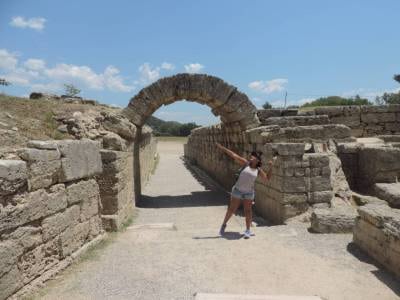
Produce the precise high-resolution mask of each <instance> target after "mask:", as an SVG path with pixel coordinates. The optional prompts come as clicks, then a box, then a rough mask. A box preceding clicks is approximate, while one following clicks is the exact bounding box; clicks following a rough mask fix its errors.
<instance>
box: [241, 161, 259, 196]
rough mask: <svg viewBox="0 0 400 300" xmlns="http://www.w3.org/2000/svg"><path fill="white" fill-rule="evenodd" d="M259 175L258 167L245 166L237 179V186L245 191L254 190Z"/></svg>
mask: <svg viewBox="0 0 400 300" xmlns="http://www.w3.org/2000/svg"><path fill="white" fill-rule="evenodd" d="M257 175H258V169H252V168H250V166H247V167H245V168H244V169H243V170H242V172H240V175H239V178H238V180H237V181H236V184H235V186H236V188H237V189H238V190H239V191H241V192H244V193H252V192H254V182H255V181H256V179H257Z"/></svg>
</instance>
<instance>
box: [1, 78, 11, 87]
mask: <svg viewBox="0 0 400 300" xmlns="http://www.w3.org/2000/svg"><path fill="white" fill-rule="evenodd" d="M0 85H3V86H8V85H11V83H10V82H8V81H7V80H6V79H4V78H0Z"/></svg>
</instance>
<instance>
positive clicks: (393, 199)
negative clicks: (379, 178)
mask: <svg viewBox="0 0 400 300" xmlns="http://www.w3.org/2000/svg"><path fill="white" fill-rule="evenodd" d="M374 191H375V195H376V196H377V197H378V198H380V199H383V200H385V201H387V202H388V203H389V204H390V206H392V207H395V208H400V183H397V182H396V183H376V184H375V185H374Z"/></svg>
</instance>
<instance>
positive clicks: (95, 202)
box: [0, 130, 156, 299]
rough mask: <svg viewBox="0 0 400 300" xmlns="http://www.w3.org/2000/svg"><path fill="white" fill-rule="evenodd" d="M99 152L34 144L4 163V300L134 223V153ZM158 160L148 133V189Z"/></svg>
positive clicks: (95, 144) (0, 196)
mask: <svg viewBox="0 0 400 300" xmlns="http://www.w3.org/2000/svg"><path fill="white" fill-rule="evenodd" d="M101 146H102V143H101V142H100V141H92V140H89V139H82V140H64V141H31V142H29V143H28V146H27V147H26V148H23V149H18V150H17V151H16V154H17V155H18V157H19V159H18V160H17V159H16V160H0V299H6V298H7V297H9V296H11V295H13V294H14V293H15V292H17V291H18V290H20V289H21V288H23V287H24V286H26V285H29V284H30V283H31V282H33V281H38V280H41V278H48V277H51V276H52V275H51V274H55V273H56V272H57V271H58V270H61V269H62V268H64V267H66V266H67V265H68V264H70V263H71V261H72V258H73V257H74V255H75V253H77V252H79V250H80V249H81V248H82V247H83V246H84V245H85V244H87V243H89V242H90V241H92V240H93V239H94V238H96V237H97V236H99V235H100V234H101V233H102V232H104V230H107V231H115V230H118V229H119V228H120V227H121V226H122V225H123V224H124V223H125V222H127V221H128V220H129V219H130V218H131V217H132V214H133V210H134V206H135V202H134V201H135V199H134V193H133V189H134V186H133V182H134V180H133V167H134V166H133V152H132V151H131V150H130V149H129V147H128V148H127V149H126V151H117V150H110V149H101ZM103 146H104V144H103ZM155 154H156V140H155V138H154V137H153V136H152V134H151V131H148V130H147V131H146V134H144V135H143V140H142V145H141V152H140V161H141V165H142V172H143V177H142V179H143V182H145V181H146V180H148V177H149V174H150V172H151V171H152V169H153V167H154V163H155V159H154V157H155ZM49 274H50V275H49ZM25 290H26V289H25ZM25 290H21V291H20V292H18V293H22V294H23V293H25V292H26V291H25Z"/></svg>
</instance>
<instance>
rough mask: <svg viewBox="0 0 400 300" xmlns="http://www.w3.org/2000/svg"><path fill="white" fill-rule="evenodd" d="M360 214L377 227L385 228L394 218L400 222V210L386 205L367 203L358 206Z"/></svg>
mask: <svg viewBox="0 0 400 300" xmlns="http://www.w3.org/2000/svg"><path fill="white" fill-rule="evenodd" d="M358 214H359V215H360V218H361V219H363V220H365V221H367V222H368V223H370V224H372V225H374V226H375V227H377V228H383V227H384V224H385V223H387V222H388V221H393V220H394V221H396V222H398V223H399V224H400V210H399V209H394V208H390V207H389V206H386V205H377V204H367V205H364V206H361V207H359V208H358Z"/></svg>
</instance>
